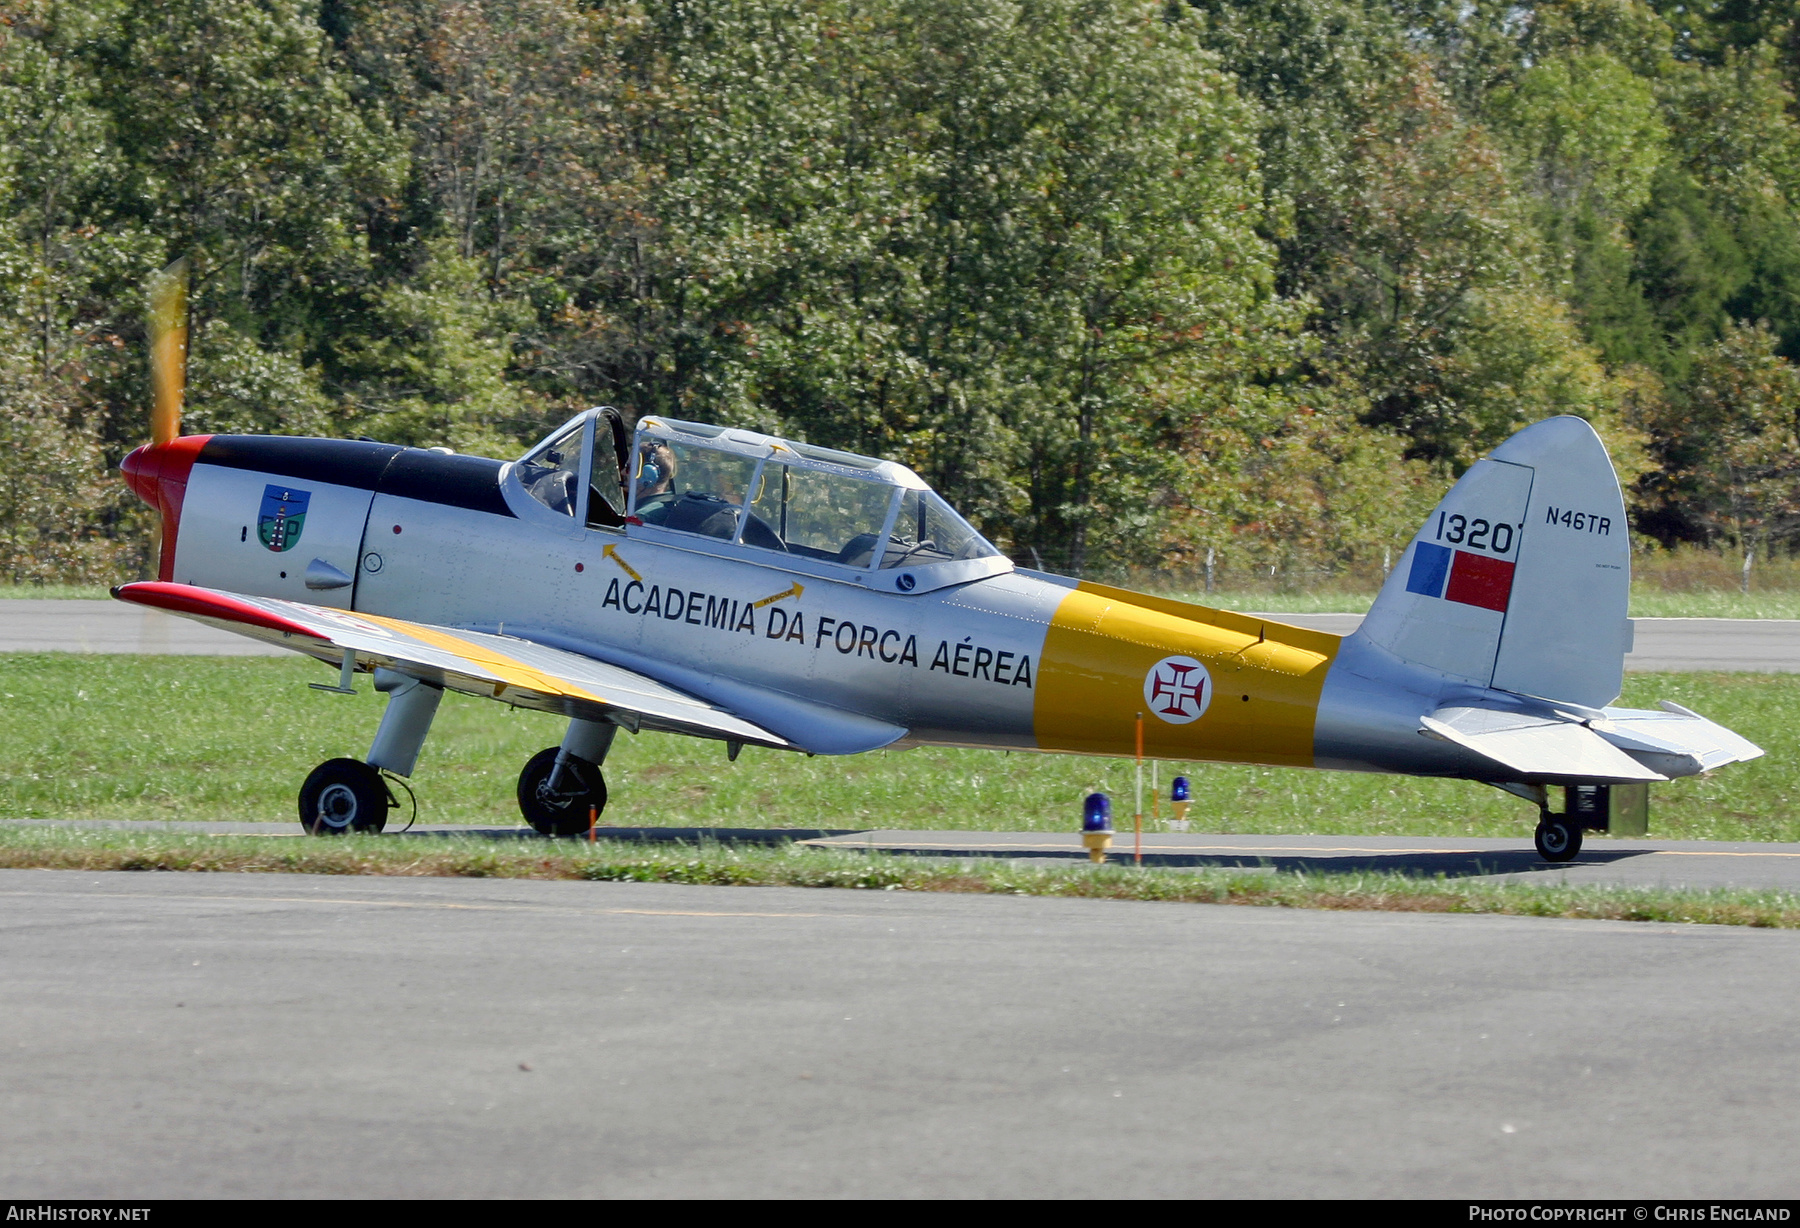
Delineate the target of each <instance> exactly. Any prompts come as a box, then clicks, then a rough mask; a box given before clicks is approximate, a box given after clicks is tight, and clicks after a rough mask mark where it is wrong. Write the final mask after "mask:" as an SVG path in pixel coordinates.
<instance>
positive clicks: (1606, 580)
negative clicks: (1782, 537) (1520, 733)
mask: <svg viewBox="0 0 1800 1228" xmlns="http://www.w3.org/2000/svg"><path fill="white" fill-rule="evenodd" d="M1630 596H1631V537H1630V532H1629V530H1628V528H1627V526H1626V521H1625V500H1624V498H1623V496H1622V495H1621V494H1620V492H1619V479H1618V475H1617V474H1615V473H1614V472H1613V467H1612V461H1611V460H1610V459H1609V458H1608V457H1607V455H1606V447H1605V445H1604V444H1602V443H1601V442H1600V437H1599V436H1598V435H1596V434H1595V433H1594V429H1593V428H1592V427H1591V426H1589V425H1588V424H1587V423H1586V422H1584V421H1582V420H1581V419H1580V418H1572V417H1563V418H1551V419H1549V420H1547V421H1544V422H1539V423H1537V424H1536V425H1535V426H1529V427H1526V428H1525V429H1524V430H1522V431H1520V432H1519V433H1518V434H1516V435H1514V436H1513V437H1512V438H1511V439H1509V440H1507V441H1506V442H1505V443H1503V444H1501V445H1500V447H1498V448H1497V449H1495V450H1494V453H1493V455H1491V456H1489V457H1488V458H1487V459H1486V460H1481V461H1477V462H1476V463H1475V465H1474V466H1473V467H1472V468H1471V469H1470V470H1469V471H1468V472H1467V473H1465V474H1464V475H1463V477H1462V480H1461V481H1459V482H1457V484H1456V485H1455V486H1454V487H1452V488H1451V490H1450V493H1449V494H1448V495H1446V496H1445V497H1444V501H1443V502H1442V503H1440V504H1438V506H1437V508H1436V509H1435V510H1434V511H1433V512H1432V513H1431V516H1430V518H1429V519H1428V520H1426V522H1425V526H1424V528H1422V529H1420V530H1419V534H1418V536H1417V537H1415V538H1413V540H1412V544H1411V545H1410V546H1408V547H1407V550H1406V553H1405V554H1404V555H1403V556H1402V557H1401V559H1400V566H1399V567H1398V568H1396V569H1395V571H1394V573H1393V574H1392V575H1391V576H1389V577H1388V581H1387V583H1386V584H1385V585H1383V586H1382V589H1381V595H1380V596H1379V597H1377V598H1376V599H1375V604H1374V606H1373V607H1372V608H1371V609H1370V610H1369V616H1368V618H1367V619H1365V620H1364V622H1363V625H1362V629H1361V631H1360V632H1359V634H1360V635H1362V636H1363V637H1364V638H1365V639H1367V640H1369V641H1370V642H1372V643H1374V644H1376V645H1379V646H1380V647H1382V648H1384V649H1386V650H1387V651H1389V652H1391V653H1393V654H1394V655H1395V656H1398V657H1400V658H1401V659H1403V660H1406V661H1411V662H1413V663H1414V664H1417V665H1422V666H1425V667H1426V668H1428V669H1433V670H1437V671H1438V672H1440V673H1442V674H1445V675H1447V676H1449V677H1451V678H1455V679H1458V680H1460V681H1464V682H1469V683H1473V684H1475V685H1477V686H1492V687H1495V688H1498V689H1499V690H1503V691H1514V692H1517V693H1519V694H1523V695H1535V696H1538V697H1540V698H1543V699H1551V700H1561V701H1563V702H1565V703H1572V704H1580V705H1582V706H1584V707H1588V708H1602V707H1605V706H1606V705H1607V704H1609V703H1611V702H1612V701H1613V700H1614V699H1615V698H1617V696H1618V694H1619V687H1620V683H1621V681H1622V680H1623V677H1624V669H1625V652H1626V650H1627V648H1628V647H1629V638H1630V624H1629V621H1628V620H1627V618H1626V610H1627V608H1628V605H1629V601H1630Z"/></svg>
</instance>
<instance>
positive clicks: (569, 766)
mask: <svg viewBox="0 0 1800 1228" xmlns="http://www.w3.org/2000/svg"><path fill="white" fill-rule="evenodd" d="M558 753H559V748H558V747H555V746H551V747H548V748H546V749H544V750H541V751H539V752H538V753H537V754H535V755H533V756H532V757H531V762H529V763H527V764H526V765H525V770H524V771H522V772H520V773H519V812H520V813H521V814H523V815H524V816H525V821H526V822H527V823H529V824H531V826H532V828H533V829H534V830H536V831H538V832H539V833H541V834H543V835H546V836H575V835H580V834H581V833H582V832H584V831H586V830H587V829H588V812H589V810H590V809H591V810H592V811H593V813H594V814H595V815H596V816H598V815H600V814H601V813H603V812H604V811H605V810H606V777H604V776H602V775H601V774H600V769H599V768H598V767H597V766H595V765H594V764H592V763H589V762H588V761H587V760H585V759H581V758H578V757H576V756H574V755H565V756H564V757H563V764H562V770H561V771H560V772H558V771H557V766H556V756H557V754H558Z"/></svg>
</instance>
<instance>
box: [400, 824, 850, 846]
mask: <svg viewBox="0 0 1800 1228" xmlns="http://www.w3.org/2000/svg"><path fill="white" fill-rule="evenodd" d="M860 830H862V829H861V828H856V827H786V828H777V827H771V828H755V827H597V828H595V829H594V835H595V836H596V837H597V838H598V839H601V840H615V841H625V842H627V843H639V844H703V843H704V844H756V845H774V844H793V843H795V842H797V841H800V840H825V839H829V838H830V837H832V836H854V835H855V834H856V833H857V832H858V831H860ZM390 834H391V835H396V836H407V837H413V838H420V839H431V838H433V837H460V836H480V837H481V838H482V839H484V840H545V839H550V840H586V839H587V833H586V832H582V833H581V834H580V835H576V836H540V835H539V834H538V833H537V832H535V831H533V830H532V829H531V828H529V827H464V828H457V829H454V830H445V829H444V828H435V829H433V830H430V831H395V832H391V833H390Z"/></svg>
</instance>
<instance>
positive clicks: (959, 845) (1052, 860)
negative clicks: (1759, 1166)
mask: <svg viewBox="0 0 1800 1228" xmlns="http://www.w3.org/2000/svg"><path fill="white" fill-rule="evenodd" d="M1126 822H1127V824H1129V820H1127V821H1126ZM40 827H61V828H77V829H83V828H85V829H90V830H92V829H99V830H112V831H159V832H170V833H193V834H211V835H257V836H268V837H270V838H272V839H287V838H290V837H291V838H293V839H305V838H309V837H306V836H304V834H303V833H302V832H301V830H300V825H299V823H298V822H294V823H218V822H149V821H145V822H132V821H129V820H117V819H113V820H107V819H5V820H0V831H5V830H9V829H10V830H19V829H28V828H40ZM599 834H600V836H601V838H602V839H605V840H618V841H626V842H632V843H643V844H670V843H684V844H699V843H702V842H706V843H715V844H724V845H775V844H785V843H788V842H790V841H792V842H796V843H800V844H804V845H808V846H811V847H815V848H836V849H844V850H847V851H852V852H869V853H886V854H891V855H897V856H916V857H934V858H939V857H941V858H949V859H953V860H956V859H961V860H968V861H975V860H985V859H997V860H1002V861H1009V862H1013V863H1016V864H1021V865H1032V864H1038V865H1045V866H1050V865H1066V864H1069V863H1071V862H1080V861H1085V860H1086V859H1087V853H1086V852H1085V851H1084V850H1083V849H1082V847H1081V838H1080V836H1079V835H1077V834H1075V833H1073V832H1068V833H1065V832H1005V831H897V830H896V831H850V830H846V829H843V828H836V829H825V830H821V829H784V830H762V829H752V828H724V827H704V828H700V827H603V828H601V829H600V833H599ZM446 836H473V837H480V838H484V839H491V840H501V841H508V842H510V841H517V840H538V839H541V838H542V837H540V836H538V835H537V833H535V832H533V831H532V830H531V829H530V828H528V827H525V826H522V825H519V826H495V827H478V826H472V825H458V824H420V825H418V826H416V827H414V828H413V829H412V830H411V831H407V832H402V831H400V830H399V828H398V825H396V827H395V828H394V829H393V830H391V831H390V832H389V833H388V838H390V839H407V840H431V839H441V838H443V837H446ZM1134 847H1135V846H1134V844H1133V840H1132V833H1131V831H1130V830H1129V826H1127V827H1126V829H1125V830H1122V831H1120V832H1119V833H1118V835H1117V836H1116V837H1115V839H1114V843H1113V848H1112V852H1111V853H1110V854H1109V860H1110V861H1111V862H1112V863H1113V864H1115V865H1129V864H1131V863H1132V859H1133V852H1134ZM1142 856H1143V864H1144V865H1145V866H1148V867H1150V868H1152V869H1165V870H1171V871H1180V870H1205V869H1218V868H1226V869H1241V870H1258V869H1268V870H1279V871H1283V872H1287V873H1296V872H1298V873H1308V874H1352V873H1363V872H1372V873H1379V874H1411V875H1417V876H1420V877H1424V878H1435V877H1437V876H1439V875H1442V876H1444V877H1446V878H1485V879H1492V880H1495V881H1501V880H1511V881H1517V882H1533V883H1558V884H1563V883H1566V884H1570V885H1579V884H1609V885H1614V886H1624V887H1678V888H1695V889H1709V888H1714V887H1738V888H1746V889H1750V890H1758V891H1763V890H1767V891H1793V892H1800V844H1774V843H1750V842H1744V843H1727V842H1722V841H1706V840H1654V839H1618V840H1614V839H1610V838H1608V837H1605V836H1600V835H1596V834H1594V833H1591V832H1590V833H1589V834H1588V837H1587V841H1586V843H1585V845H1584V847H1583V848H1582V851H1581V854H1580V856H1579V857H1577V858H1576V859H1575V860H1574V861H1570V862H1565V863H1563V864H1562V865H1551V864H1550V863H1549V862H1546V861H1545V860H1544V859H1543V858H1541V857H1539V856H1538V854H1537V851H1536V850H1535V849H1534V848H1533V847H1532V844H1531V828H1530V824H1529V823H1527V822H1525V821H1524V820H1523V819H1521V822H1520V824H1519V835H1518V836H1517V837H1516V838H1511V839H1496V838H1489V837H1483V838H1462V837H1459V838H1455V839H1446V838H1442V837H1432V836H1235V835H1219V834H1216V833H1202V832H1192V833H1179V834H1178V833H1173V832H1159V831H1150V832H1146V833H1145V834H1144V837H1143V843H1142Z"/></svg>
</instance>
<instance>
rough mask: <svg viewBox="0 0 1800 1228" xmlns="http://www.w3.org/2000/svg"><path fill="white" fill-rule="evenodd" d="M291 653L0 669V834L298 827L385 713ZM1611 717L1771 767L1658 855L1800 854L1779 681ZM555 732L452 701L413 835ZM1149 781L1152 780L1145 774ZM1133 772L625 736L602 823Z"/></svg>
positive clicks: (1315, 785) (497, 790)
mask: <svg viewBox="0 0 1800 1228" xmlns="http://www.w3.org/2000/svg"><path fill="white" fill-rule="evenodd" d="M329 676H330V675H329V671H327V670H326V669H325V668H324V667H322V666H320V665H318V664H316V663H314V662H312V661H310V660H306V659H302V658H266V657H237V658H219V657H129V656H86V655H76V654H61V653H46V654H5V655H0V764H4V765H5V766H4V768H0V818H40V819H79V818H99V819H227V820H240V821H243V820H267V821H271V822H280V823H284V824H295V825H296V826H297V819H296V814H295V801H294V797H295V794H296V792H297V790H298V788H299V785H300V781H301V780H302V779H303V778H304V777H305V775H306V773H307V772H308V771H310V770H311V769H312V768H313V766H314V765H315V764H318V763H319V762H321V761H323V760H325V759H328V758H332V757H334V756H337V755H344V754H348V755H355V756H360V755H361V754H363V753H364V752H365V751H366V749H367V746H368V743H369V739H370V737H371V736H372V735H373V732H374V729H375V726H376V724H377V722H378V721H379V719H380V712H381V704H382V702H383V701H382V700H381V699H380V698H379V697H377V696H376V695H374V694H373V692H372V691H371V689H370V688H369V686H368V684H367V681H366V680H364V681H363V682H362V683H361V690H362V693H361V694H360V695H358V696H356V697H355V698H350V697H346V696H337V695H326V694H323V693H320V692H317V691H312V690H309V689H307V687H306V686H305V684H306V683H307V682H316V681H327V680H329ZM1624 698H1625V702H1626V703H1627V704H1630V705H1633V706H1638V707H1653V706H1654V704H1655V701H1656V700H1657V699H1659V698H1663V699H1673V700H1675V701H1676V702H1678V703H1682V704H1685V705H1686V706H1688V707H1690V708H1694V709H1696V710H1697V711H1700V712H1704V713H1706V714H1707V715H1708V716H1711V717H1713V718H1714V719H1715V720H1718V721H1720V722H1722V723H1723V724H1725V725H1727V726H1729V727H1731V728H1733V729H1736V730H1738V731H1739V732H1740V733H1742V734H1744V735H1745V736H1746V737H1749V738H1751V739H1752V740H1754V741H1756V742H1758V743H1759V744H1760V745H1762V746H1763V747H1765V748H1766V749H1767V750H1768V751H1769V752H1770V753H1769V754H1768V755H1767V756H1766V757H1765V758H1763V759H1759V760H1757V761H1755V762H1753V763H1747V764H1737V765H1733V766H1731V767H1728V768H1725V769H1723V770H1721V771H1720V772H1719V773H1718V774H1717V775H1716V776H1712V777H1703V778H1695V779H1691V780H1684V781H1675V782H1672V783H1670V784H1667V785H1660V786H1658V787H1657V789H1656V790H1655V792H1654V794H1653V797H1652V803H1651V807H1652V814H1651V830H1652V832H1653V833H1655V834H1656V835H1657V836H1660V837H1666V838H1673V839H1707V840H1783V841H1800V806H1796V804H1795V803H1796V801H1797V800H1800V763H1797V762H1796V760H1795V758H1794V756H1793V755H1792V753H1791V745H1792V739H1791V734H1790V731H1791V730H1793V729H1794V728H1795V727H1796V725H1797V724H1800V722H1797V720H1796V717H1797V716H1800V689H1797V687H1796V680H1795V679H1793V678H1791V677H1787V676H1781V675H1773V676H1771V675H1753V674H1715V675H1705V674H1632V675H1628V676H1627V678H1626V693H1625V697H1624ZM560 736H561V725H560V722H558V721H557V720H556V719H554V718H552V717H548V716H544V715H542V714H538V713H529V712H515V711H513V710H511V709H508V708H504V707H502V706H500V705H498V704H494V703H491V702H488V701H482V700H475V699H470V698H467V697H464V696H459V695H454V694H452V695H447V696H446V697H445V699H444V703H443V706H442V708H441V709H440V710H439V714H438V718H437V723H436V725H435V726H434V728H433V731H432V735H431V739H430V741H429V742H427V744H426V747H425V753H424V755H423V756H422V757H421V760H420V765H419V769H418V772H417V774H416V775H415V776H414V777H413V778H412V784H413V787H414V788H415V789H416V790H417V791H418V794H419V798H420V804H421V819H422V821H427V822H438V823H483V824H504V825H508V826H510V825H514V824H517V823H518V822H519V818H518V810H517V806H516V804H515V802H514V800H513V791H514V788H515V782H516V780H517V776H518V771H519V768H520V767H521V766H522V765H523V764H524V762H525V760H526V759H527V758H529V757H530V756H531V755H532V754H533V753H535V752H536V751H537V750H539V749H541V748H543V747H545V746H551V745H554V744H555V743H556V742H557V741H558V740H559V739H560ZM1177 772H1182V773H1183V774H1185V775H1187V776H1188V777H1189V778H1190V780H1191V781H1192V782H1193V786H1194V803H1195V804H1194V807H1193V811H1192V813H1191V815H1190V818H1191V819H1192V820H1193V821H1194V828H1195V830H1198V831H1216V832H1254V833H1261V834H1270V835H1277V834H1306V835H1331V834H1341V835H1416V836H1449V837H1466V836H1500V837H1506V838H1516V839H1521V840H1523V839H1525V838H1526V837H1527V836H1528V834H1529V831H1530V825H1531V822H1532V821H1533V820H1534V818H1535V814H1534V812H1532V810H1531V808H1530V807H1529V806H1528V805H1527V804H1526V803H1524V802H1521V801H1518V800H1516V799H1513V798H1510V797H1508V796H1506V795H1504V794H1502V793H1500V792H1498V791H1497V790H1494V789H1489V788H1486V787H1484V786H1481V785H1476V784H1470V783H1467V782H1462V781H1441V780H1412V779H1408V778H1403V777H1392V776H1372V775H1363V774H1358V773H1339V772H1309V771H1302V770H1294V769H1286V768H1255V767H1228V766H1219V765H1211V766H1204V765H1195V764H1189V765H1181V764H1163V765H1161V767H1160V775H1161V780H1162V783H1163V785H1164V786H1165V787H1166V786H1167V784H1168V781H1169V779H1170V778H1171V777H1172V776H1173V775H1175V774H1176V773H1177ZM1145 775H1146V777H1148V776H1149V771H1148V769H1146V772H1145ZM1132 776H1133V769H1132V764H1131V763H1130V761H1129V760H1120V759H1097V758H1080V757H1074V756H1065V755H1036V754H1006V753H1004V752H1000V751H974V750H939V749H920V750H913V751H896V752H886V751H883V752H876V753H874V754H869V755H860V756H856V757H853V758H845V759H834V758H827V757H819V758H816V759H809V758H806V757H804V756H801V755H796V754H791V753H782V752H778V751H765V750H759V749H756V748H754V747H752V748H746V749H745V751H744V752H743V754H742V756H741V757H740V758H739V760H738V762H737V763H736V764H730V763H728V762H727V761H726V758H725V751H724V747H723V746H722V745H721V744H719V743H714V742H698V741H694V740H691V739H686V738H677V737H672V736H667V735H659V734H643V735H640V736H638V737H621V738H620V739H619V741H618V743H617V745H616V746H615V749H614V751H613V755H612V758H611V759H610V760H609V762H608V764H607V782H608V785H609V786H610V789H611V793H612V798H613V805H612V807H610V808H609V809H608V811H607V817H608V818H609V819H611V820H612V821H614V822H618V823H630V824H645V825H665V826H730V827H843V828H898V829H912V830H926V829H934V828H936V829H953V830H1015V831H1067V830H1071V829H1072V828H1073V827H1074V825H1075V824H1076V822H1077V819H1078V815H1079V804H1080V798H1081V796H1082V795H1083V794H1085V793H1086V792H1088V791H1090V790H1092V789H1095V788H1099V789H1102V790H1104V791H1106V792H1109V793H1111V794H1112V795H1113V797H1114V800H1115V810H1116V811H1117V812H1120V813H1123V814H1125V815H1127V816H1129V814H1130V799H1131V791H1132Z"/></svg>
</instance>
